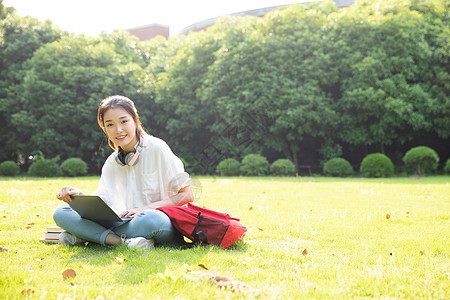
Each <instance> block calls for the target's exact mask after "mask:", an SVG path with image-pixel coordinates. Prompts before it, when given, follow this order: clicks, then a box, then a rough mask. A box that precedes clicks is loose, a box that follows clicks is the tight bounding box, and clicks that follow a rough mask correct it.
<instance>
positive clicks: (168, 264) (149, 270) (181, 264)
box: [59, 241, 248, 284]
mask: <svg viewBox="0 0 450 300" xmlns="http://www.w3.org/2000/svg"><path fill="white" fill-rule="evenodd" d="M60 247H61V248H59V249H60V251H61V253H60V254H63V255H65V256H66V258H67V261H68V262H69V264H74V263H83V264H91V265H95V266H98V267H103V268H106V269H108V268H109V267H110V270H111V272H114V277H115V278H116V281H117V283H120V284H140V283H143V282H147V281H148V280H149V277H151V276H152V275H154V274H155V275H156V274H159V273H164V272H165V271H166V270H168V269H183V268H186V269H187V267H188V266H190V267H192V266H194V267H195V266H198V265H199V264H201V263H202V261H203V260H204V258H205V257H206V256H208V254H209V253H210V252H213V253H215V254H220V255H223V256H230V257H234V256H235V255H238V256H239V255H242V254H243V253H245V252H246V251H247V248H248V245H247V244H245V242H243V241H240V242H237V243H236V244H235V245H233V246H231V247H229V248H228V249H222V248H220V247H217V246H208V247H202V246H199V247H193V248H189V249H181V248H177V247H169V246H160V247H156V248H155V249H153V250H143V249H129V248H127V246H126V245H120V246H111V247H104V246H101V245H98V244H95V243H89V244H87V245H86V246H72V247H68V246H60ZM122 260H123V261H122ZM117 264H120V266H121V267H120V268H119V270H117Z"/></svg>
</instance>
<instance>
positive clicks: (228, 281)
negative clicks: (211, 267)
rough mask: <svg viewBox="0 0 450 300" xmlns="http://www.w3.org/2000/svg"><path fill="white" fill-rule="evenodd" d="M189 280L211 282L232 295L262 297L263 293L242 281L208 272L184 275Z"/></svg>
mask: <svg viewBox="0 0 450 300" xmlns="http://www.w3.org/2000/svg"><path fill="white" fill-rule="evenodd" d="M184 278H187V279H200V281H209V282H210V283H211V284H213V285H215V286H218V287H220V288H222V289H226V290H228V291H230V292H232V293H239V292H243V293H248V294H253V295H252V296H260V295H261V291H260V290H259V289H254V288H251V287H249V286H248V285H247V284H245V283H244V282H242V281H239V280H234V279H232V278H230V277H226V276H217V275H215V274H214V273H213V272H211V271H208V272H204V271H193V272H188V273H186V274H185V275H184Z"/></svg>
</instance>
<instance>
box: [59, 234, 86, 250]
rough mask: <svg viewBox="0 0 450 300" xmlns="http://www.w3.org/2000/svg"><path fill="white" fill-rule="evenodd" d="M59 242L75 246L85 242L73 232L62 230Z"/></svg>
mask: <svg viewBox="0 0 450 300" xmlns="http://www.w3.org/2000/svg"><path fill="white" fill-rule="evenodd" d="M59 243H60V244H63V245H68V246H75V245H80V244H84V243H86V240H83V239H81V238H79V237H77V236H74V235H73V234H71V233H69V232H67V231H63V232H61V233H60V235H59Z"/></svg>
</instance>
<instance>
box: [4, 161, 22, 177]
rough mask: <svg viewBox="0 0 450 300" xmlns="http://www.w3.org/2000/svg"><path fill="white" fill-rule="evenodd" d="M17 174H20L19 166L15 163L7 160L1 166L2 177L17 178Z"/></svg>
mask: <svg viewBox="0 0 450 300" xmlns="http://www.w3.org/2000/svg"><path fill="white" fill-rule="evenodd" d="M17 174H19V166H18V165H17V164H16V163H15V162H13V161H11V160H7V161H4V162H2V163H1V164H0V175H1V176H16V175H17Z"/></svg>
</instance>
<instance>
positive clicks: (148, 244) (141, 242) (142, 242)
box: [121, 235, 155, 250]
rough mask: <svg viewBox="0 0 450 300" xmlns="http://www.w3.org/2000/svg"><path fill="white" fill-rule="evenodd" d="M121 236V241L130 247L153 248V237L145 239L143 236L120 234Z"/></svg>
mask: <svg viewBox="0 0 450 300" xmlns="http://www.w3.org/2000/svg"><path fill="white" fill-rule="evenodd" d="M121 238H122V243H125V244H127V245H128V248H130V249H133V248H136V249H146V250H152V249H153V248H155V241H154V240H153V239H149V240H147V239H146V238H143V237H135V238H127V237H126V236H125V235H122V236H121Z"/></svg>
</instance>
